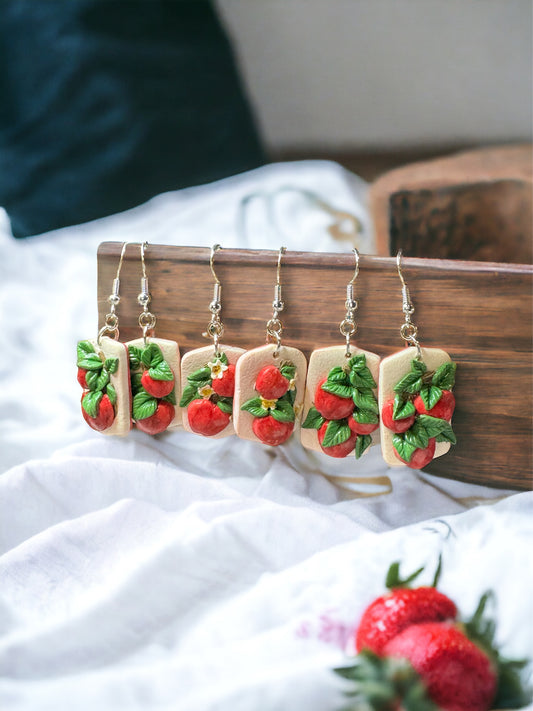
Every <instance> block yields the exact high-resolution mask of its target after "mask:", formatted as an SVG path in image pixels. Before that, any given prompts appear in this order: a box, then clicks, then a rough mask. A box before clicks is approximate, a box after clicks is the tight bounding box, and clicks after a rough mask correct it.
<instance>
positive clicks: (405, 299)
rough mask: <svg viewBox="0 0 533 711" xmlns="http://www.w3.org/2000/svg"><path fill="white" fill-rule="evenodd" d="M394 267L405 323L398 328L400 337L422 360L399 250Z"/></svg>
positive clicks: (413, 310)
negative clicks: (396, 270)
mask: <svg viewBox="0 0 533 711" xmlns="http://www.w3.org/2000/svg"><path fill="white" fill-rule="evenodd" d="M396 267H397V269H398V276H399V277H400V281H401V282H402V311H403V314H404V316H405V322H404V323H403V324H402V326H401V328H400V336H401V337H402V338H403V340H404V341H405V342H406V343H410V344H411V345H412V346H415V347H416V350H417V356H416V357H417V358H418V360H421V359H422V350H421V348H420V343H419V342H418V340H417V335H418V327H417V326H415V324H414V323H413V322H412V321H411V316H412V315H413V314H414V312H415V307H414V306H413V302H412V301H411V295H410V294H409V289H408V287H407V283H406V281H405V279H404V276H403V274H402V250H401V249H399V250H398V253H397V254H396Z"/></svg>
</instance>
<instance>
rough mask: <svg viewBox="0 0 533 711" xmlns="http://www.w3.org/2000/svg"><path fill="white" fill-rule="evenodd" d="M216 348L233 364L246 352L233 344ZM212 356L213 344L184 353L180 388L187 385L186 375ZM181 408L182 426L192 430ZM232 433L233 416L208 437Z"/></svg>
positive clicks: (207, 361)
mask: <svg viewBox="0 0 533 711" xmlns="http://www.w3.org/2000/svg"><path fill="white" fill-rule="evenodd" d="M218 350H219V351H221V352H222V353H224V354H225V355H226V357H227V359H228V363H230V364H233V365H235V364H236V363H237V361H238V360H239V358H240V357H241V355H242V354H243V353H246V351H245V350H244V348H236V347H235V346H219V347H218ZM214 356H215V350H214V347H213V346H205V348H195V349H194V350H192V351H189V352H188V353H186V354H185V355H184V356H183V358H182V359H181V382H182V388H184V387H185V386H186V385H187V376H188V375H190V374H191V373H193V372H194V371H195V370H199V369H200V368H203V367H204V366H205V365H207V363H209V362H210V361H212V360H213V358H214ZM181 409H182V422H183V427H184V429H186V430H187V432H192V429H191V426H190V425H189V418H188V416H187V408H186V407H182V408H181ZM194 434H197V433H194ZM232 434H235V428H234V427H233V416H232V419H231V420H230V423H229V425H228V426H227V427H225V428H224V429H223V430H222V432H219V433H218V434H216V435H212V436H211V437H210V439H220V438H221V437H229V436H230V435H232ZM200 436H203V435H200Z"/></svg>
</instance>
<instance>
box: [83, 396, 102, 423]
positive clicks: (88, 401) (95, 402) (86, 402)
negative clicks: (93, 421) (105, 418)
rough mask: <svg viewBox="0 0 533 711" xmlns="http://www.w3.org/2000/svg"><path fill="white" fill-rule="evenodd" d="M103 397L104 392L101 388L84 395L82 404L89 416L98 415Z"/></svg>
mask: <svg viewBox="0 0 533 711" xmlns="http://www.w3.org/2000/svg"><path fill="white" fill-rule="evenodd" d="M103 397H104V393H103V392H102V391H101V390H93V391H91V392H89V393H87V395H85V396H84V398H83V400H82V401H81V405H82V407H83V409H84V410H85V412H86V413H87V414H88V415H89V417H97V415H98V410H99V409H100V401H101V399H102V398H103Z"/></svg>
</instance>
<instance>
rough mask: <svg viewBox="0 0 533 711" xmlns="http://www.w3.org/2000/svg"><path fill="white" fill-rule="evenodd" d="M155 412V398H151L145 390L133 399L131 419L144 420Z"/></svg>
mask: <svg viewBox="0 0 533 711" xmlns="http://www.w3.org/2000/svg"><path fill="white" fill-rule="evenodd" d="M156 410H157V398H155V397H152V396H151V395H150V394H149V393H147V392H146V390H141V391H140V392H138V393H137V394H136V395H135V396H134V398H133V419H134V420H145V419H146V418H147V417H151V416H152V415H153V414H154V413H155V411H156Z"/></svg>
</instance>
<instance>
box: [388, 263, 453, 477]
mask: <svg viewBox="0 0 533 711" xmlns="http://www.w3.org/2000/svg"><path fill="white" fill-rule="evenodd" d="M401 257H402V252H401V250H400V251H399V252H398V254H397V256H396V265H397V268H398V275H399V277H400V281H401V283H402V301H403V309H402V310H403V313H404V316H405V321H404V323H403V324H402V326H401V328H400V336H401V337H402V338H403V340H404V341H405V343H406V346H407V347H406V348H405V349H404V350H402V351H399V352H398V353H393V355H391V356H388V357H387V358H384V359H383V360H382V361H381V365H380V369H379V410H380V413H381V427H380V429H381V448H382V453H383V458H384V459H385V461H386V462H387V464H389V465H390V466H399V465H401V464H407V466H408V467H411V468H412V469H421V468H422V467H425V466H426V465H427V464H429V462H431V460H432V459H434V458H435V457H440V456H441V455H443V454H446V452H447V451H448V450H449V448H450V445H451V444H455V442H456V439H455V434H454V432H453V430H452V427H451V424H450V420H451V417H452V414H453V411H454V408H455V397H454V395H453V393H452V392H451V391H452V388H453V386H454V384H455V369H456V365H455V363H452V361H451V358H450V356H449V355H448V353H446V351H443V350H441V349H440V348H423V347H422V346H421V345H420V343H419V342H418V340H417V335H418V328H417V326H415V324H414V323H413V322H412V320H411V316H412V315H413V313H414V310H415V309H414V306H413V304H412V302H411V297H410V294H409V289H408V288H407V284H406V283H405V279H404V277H403V274H402V262H401Z"/></svg>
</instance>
